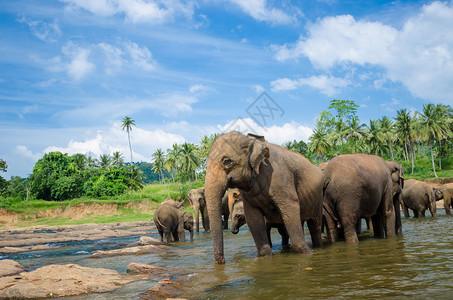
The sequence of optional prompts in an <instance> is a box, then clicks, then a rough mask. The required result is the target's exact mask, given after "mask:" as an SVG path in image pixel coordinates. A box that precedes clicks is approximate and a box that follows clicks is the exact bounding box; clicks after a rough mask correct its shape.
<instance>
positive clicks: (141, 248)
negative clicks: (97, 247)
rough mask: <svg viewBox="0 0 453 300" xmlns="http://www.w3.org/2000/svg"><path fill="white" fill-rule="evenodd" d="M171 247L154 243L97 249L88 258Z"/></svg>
mask: <svg viewBox="0 0 453 300" xmlns="http://www.w3.org/2000/svg"><path fill="white" fill-rule="evenodd" d="M169 249H171V248H170V247H168V246H154V245H147V246H137V247H128V248H123V249H116V250H110V251H99V252H96V253H93V254H91V255H90V256H89V257H90V258H101V257H111V256H120V255H132V254H147V253H152V252H156V251H161V250H169Z"/></svg>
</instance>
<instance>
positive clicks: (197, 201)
mask: <svg viewBox="0 0 453 300" xmlns="http://www.w3.org/2000/svg"><path fill="white" fill-rule="evenodd" d="M188 198H189V202H190V204H192V206H193V210H194V213H195V230H196V232H199V231H200V209H205V207H206V200H205V195H204V188H198V189H192V190H190V191H189V194H188ZM202 217H203V224H204V227H205V229H206V231H209V230H210V226H209V219H208V218H207V216H205V215H204V214H203V213H202Z"/></svg>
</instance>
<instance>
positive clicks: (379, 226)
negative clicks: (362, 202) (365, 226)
mask: <svg viewBox="0 0 453 300" xmlns="http://www.w3.org/2000/svg"><path fill="white" fill-rule="evenodd" d="M371 221H372V222H373V233H374V237H376V238H384V225H383V220H382V217H381V216H380V214H379V213H377V214H375V215H374V216H372V217H371Z"/></svg>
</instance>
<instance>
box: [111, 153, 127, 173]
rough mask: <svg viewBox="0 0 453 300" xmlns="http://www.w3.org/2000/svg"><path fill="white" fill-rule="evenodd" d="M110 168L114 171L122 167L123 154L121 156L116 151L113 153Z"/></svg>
mask: <svg viewBox="0 0 453 300" xmlns="http://www.w3.org/2000/svg"><path fill="white" fill-rule="evenodd" d="M112 166H113V167H114V168H115V169H119V168H121V167H123V166H124V159H123V154H121V152H119V151H116V152H114V153H113V157H112Z"/></svg>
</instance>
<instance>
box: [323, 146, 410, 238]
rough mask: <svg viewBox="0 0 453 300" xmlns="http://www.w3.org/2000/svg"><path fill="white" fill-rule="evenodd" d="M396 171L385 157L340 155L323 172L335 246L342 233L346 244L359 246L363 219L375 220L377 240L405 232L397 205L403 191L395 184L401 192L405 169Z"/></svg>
mask: <svg viewBox="0 0 453 300" xmlns="http://www.w3.org/2000/svg"><path fill="white" fill-rule="evenodd" d="M396 165H397V164H395V166H396ZM392 167H393V164H389V163H387V162H385V161H384V160H383V159H382V158H381V157H378V156H375V155H367V154H345V155H340V156H337V157H335V158H333V159H332V160H331V161H330V162H329V164H328V165H327V166H326V167H325V169H324V171H323V175H324V187H323V189H324V210H325V216H327V217H326V219H327V220H326V221H327V224H328V235H329V239H330V241H331V242H335V240H336V238H337V235H338V231H339V230H338V229H341V230H342V231H343V232H344V237H345V239H346V243H358V242H359V240H358V237H357V230H356V227H357V224H358V222H360V219H361V218H371V220H372V222H373V232H374V236H376V237H384V236H386V237H394V236H395V235H396V232H398V231H400V230H401V228H398V226H399V227H401V225H399V224H398V222H400V220H399V221H398V220H397V217H396V212H395V205H396V204H397V203H395V201H394V199H395V198H396V199H399V195H398V191H399V189H398V188H396V187H394V184H398V185H400V189H401V186H402V185H403V182H404V180H403V178H402V171H401V167H396V168H395V170H393V168H392ZM392 171H393V172H392ZM394 172H396V173H397V175H396V176H394V177H395V182H394V180H393V176H392V174H393V173H394ZM398 209H399V203H398Z"/></svg>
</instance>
